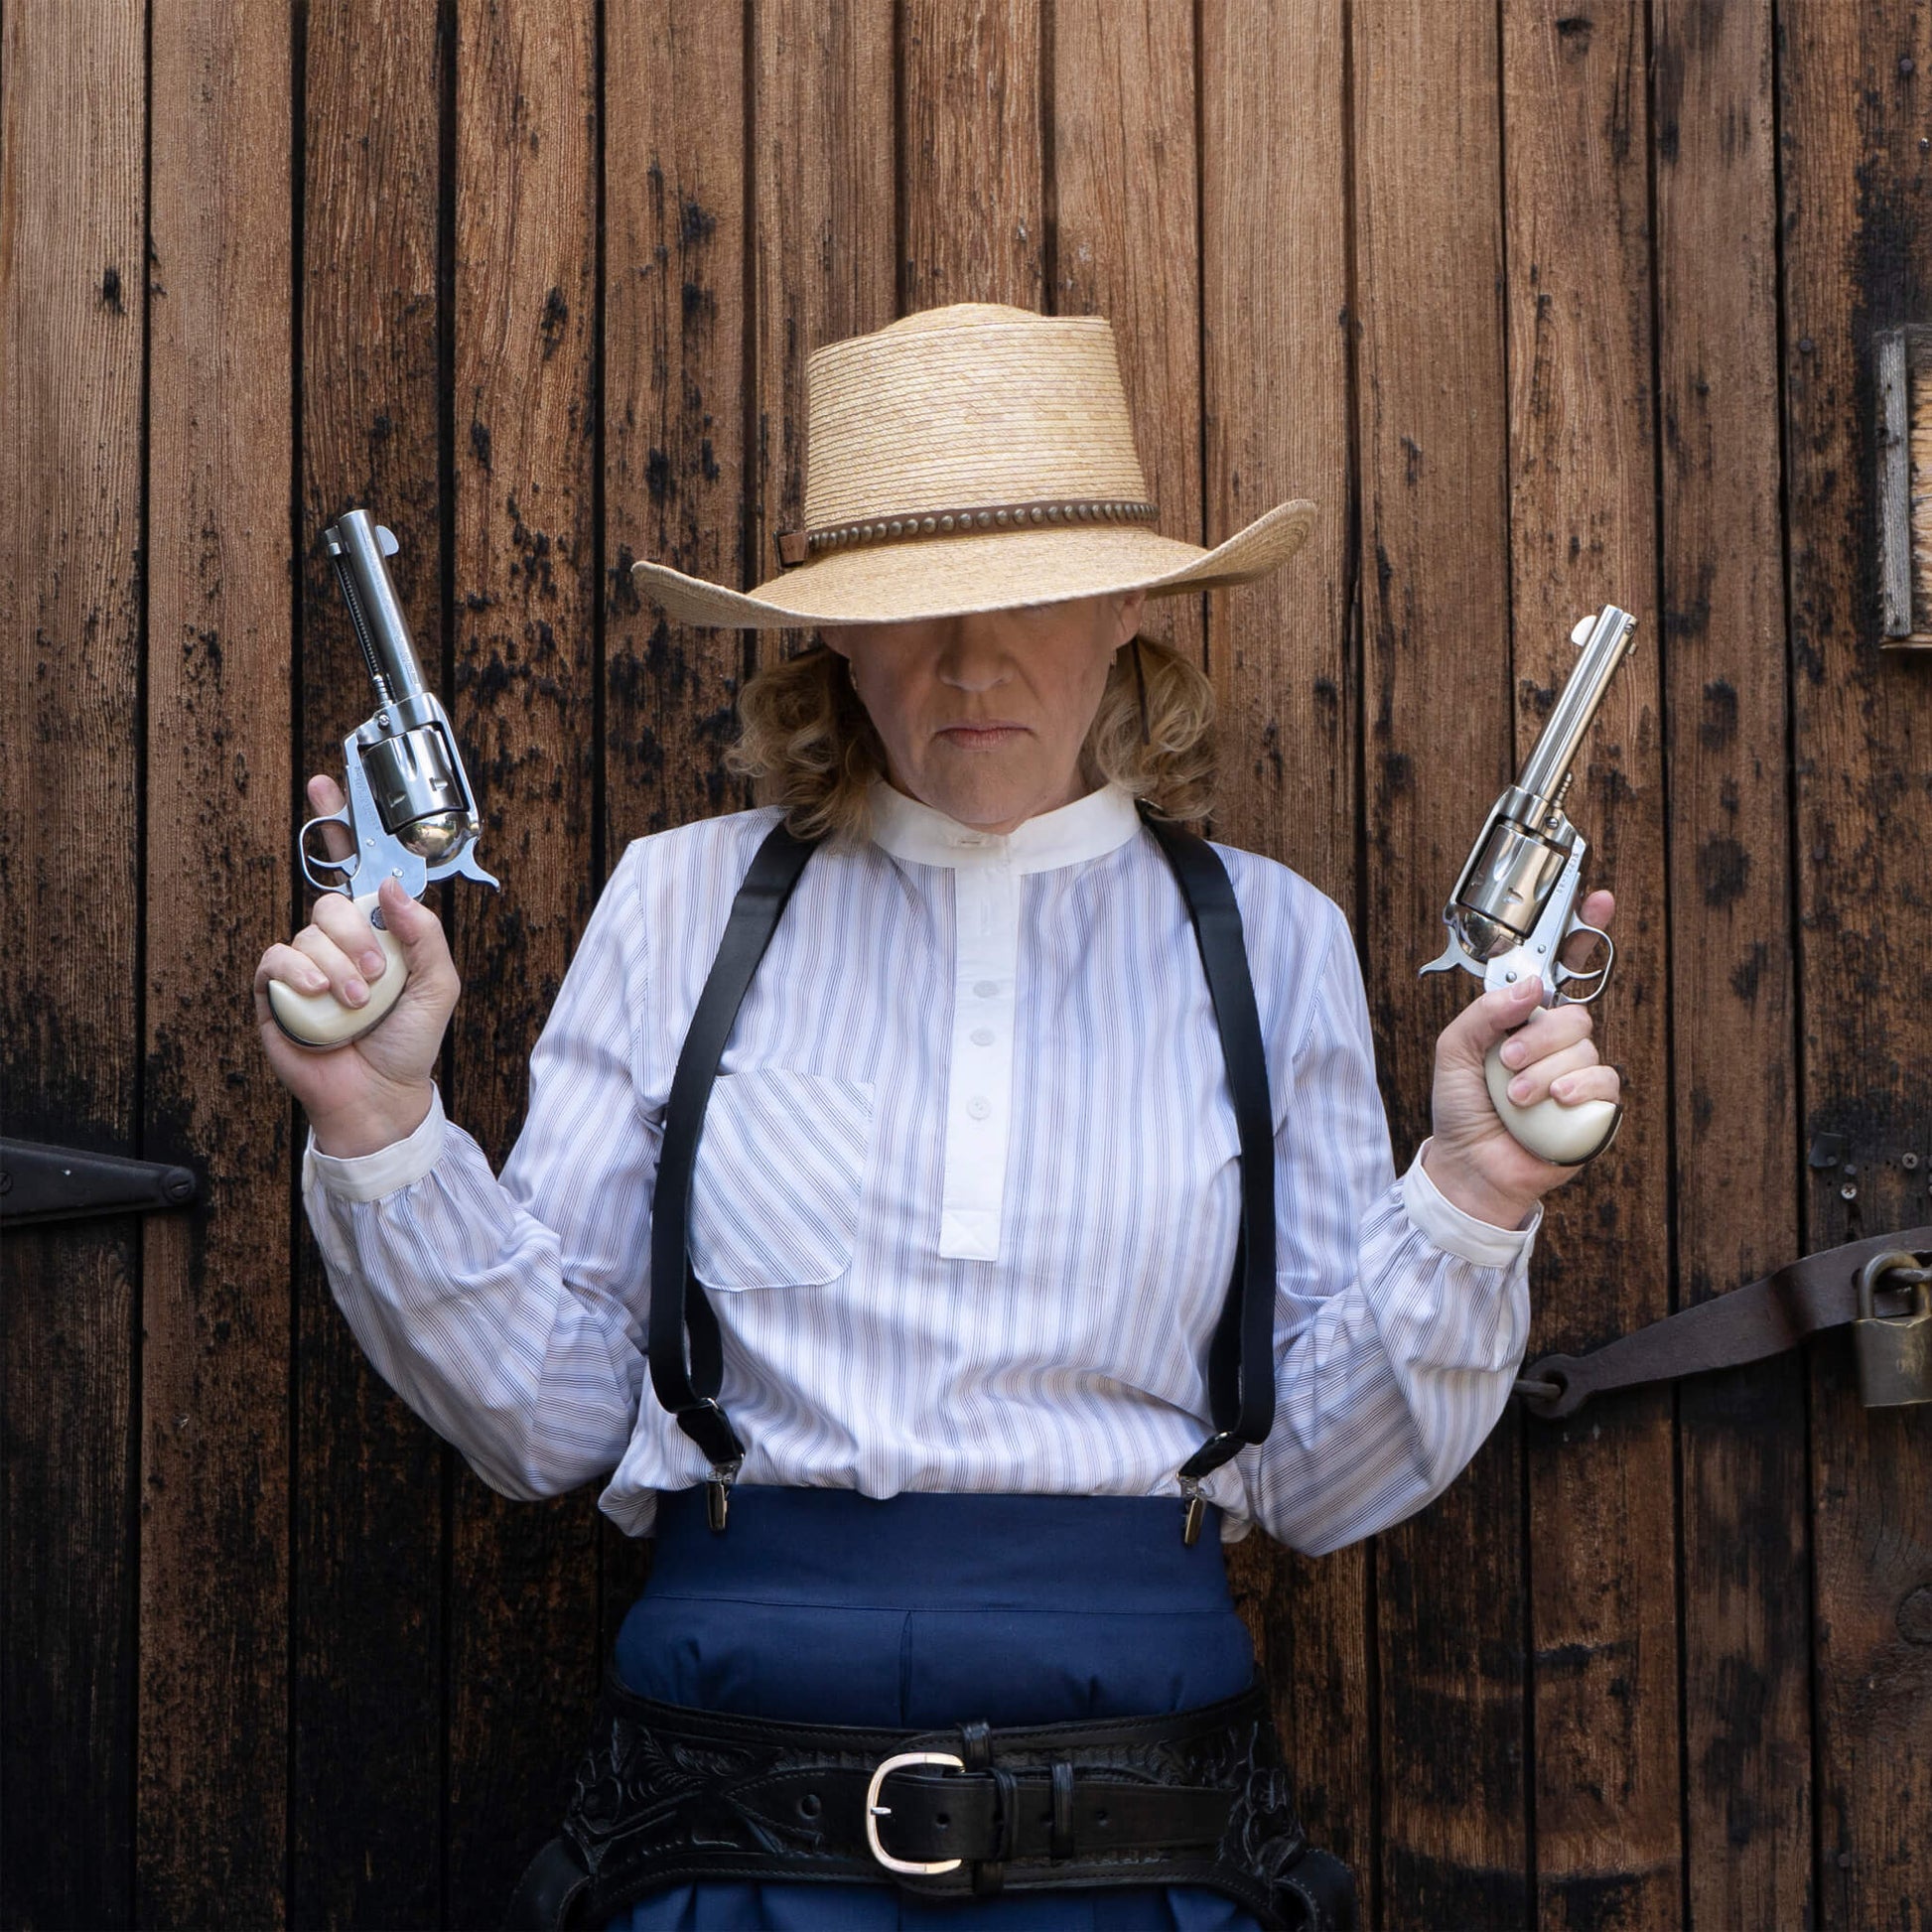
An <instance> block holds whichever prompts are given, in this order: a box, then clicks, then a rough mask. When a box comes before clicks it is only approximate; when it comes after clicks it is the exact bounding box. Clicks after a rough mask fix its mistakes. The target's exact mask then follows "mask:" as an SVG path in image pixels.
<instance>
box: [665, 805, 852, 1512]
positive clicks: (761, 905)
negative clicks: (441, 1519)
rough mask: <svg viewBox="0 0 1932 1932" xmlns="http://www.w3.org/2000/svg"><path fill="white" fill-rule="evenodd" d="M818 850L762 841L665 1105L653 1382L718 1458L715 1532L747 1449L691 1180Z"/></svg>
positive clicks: (709, 1490)
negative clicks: (797, 890) (803, 876)
mask: <svg viewBox="0 0 1932 1932" xmlns="http://www.w3.org/2000/svg"><path fill="white" fill-rule="evenodd" d="M816 847H817V841H816V840H811V839H798V838H794V837H793V836H792V835H791V834H790V833H789V832H787V831H786V830H785V828H784V825H783V823H782V822H780V823H779V824H777V825H774V826H773V827H772V828H771V830H770V832H769V833H768V834H767V835H766V836H765V840H764V843H763V844H762V845H760V846H759V849H758V853H757V855H756V856H755V857H754V858H753V860H752V865H751V870H750V871H749V872H747V873H746V875H745V883H744V885H743V886H741V887H740V888H739V891H738V897H737V898H736V899H734V900H733V901H732V909H731V917H730V918H729V919H728V920H727V921H726V922H725V936H724V938H723V939H721V940H720V941H719V944H718V956H717V958H716V959H715V960H713V962H712V966H711V975H710V977H709V978H708V979H707V980H706V981H705V984H704V991H703V992H702V993H701V994H700V995H699V996H698V1005H697V1010H696V1011H695V1012H694V1013H693V1014H692V1016H691V1027H690V1031H689V1032H688V1033H686V1035H684V1046H683V1049H682V1050H681V1051H680V1052H679V1054H678V1059H677V1071H676V1072H675V1073H674V1074H673V1075H672V1077H671V1092H670V1097H669V1099H668V1100H667V1101H666V1102H665V1106H664V1137H663V1141H662V1143H661V1145H660V1147H659V1150H658V1157H657V1186H656V1193H655V1197H654V1199H653V1201H652V1204H651V1230H650V1332H649V1336H648V1349H649V1356H650V1384H651V1387H652V1389H653V1390H655V1391H656V1394H657V1399H658V1401H659V1402H660V1403H662V1404H663V1405H664V1407H665V1408H666V1409H667V1410H668V1411H669V1412H670V1413H671V1414H672V1415H673V1416H675V1417H676V1418H677V1424H678V1427H679V1428H680V1429H682V1430H683V1431H684V1433H685V1434H686V1435H687V1436H688V1437H690V1439H691V1440H692V1441H693V1442H694V1443H696V1444H697V1446H698V1447H699V1449H702V1450H703V1451H704V1453H705V1455H706V1456H707V1457H708V1458H709V1460H710V1463H711V1472H710V1475H709V1476H708V1478H707V1481H706V1501H707V1506H708V1509H709V1513H710V1521H711V1527H712V1528H713V1529H715V1530H721V1529H723V1528H724V1527H725V1511H726V1506H727V1502H728V1499H729V1496H730V1491H731V1485H732V1483H733V1481H734V1480H735V1478H736V1477H737V1475H738V1471H739V1467H740V1465H741V1464H742V1463H743V1462H744V1460H745V1446H744V1445H743V1444H742V1443H741V1442H740V1441H739V1440H738V1435H737V1432H736V1431H735V1430H734V1429H733V1428H732V1426H731V1422H730V1419H729V1418H728V1417H727V1416H726V1414H725V1412H724V1410H723V1409H722V1408H720V1407H719V1404H718V1391H719V1389H720V1388H721V1387H722V1386H723V1384H724V1379H725V1363H724V1349H723V1345H722V1343H721V1341H720V1338H719V1331H718V1317H717V1315H716V1314H715V1313H713V1311H712V1308H711V1304H710V1303H709V1302H708V1301H706V1300H705V1293H704V1290H703V1288H702V1287H701V1286H700V1285H699V1282H698V1278H697V1276H696V1275H695V1274H694V1273H693V1272H692V1268H691V1251H690V1243H689V1241H688V1240H687V1238H686V1235H687V1230H688V1228H689V1224H690V1219H691V1176H692V1173H693V1172H694V1170H695V1168H696V1165H697V1156H698V1137H699V1135H700V1134H701V1133H702V1132H703V1131H704V1115H705V1105H706V1103H707V1102H708V1101H709V1100H710V1098H711V1088H712V1084H713V1082H714V1081H715V1080H716V1079H717V1077H718V1062H719V1061H720V1060H721V1059H722V1058H723V1057H724V1052H725V1045H726V1042H727V1041H728V1040H729V1039H730V1038H731V1031H732V1027H733V1025H734V1024H735V1023H736V1022H737V1019H738V1010H739V1008H740V1007H741V1006H743V1005H744V1004H745V994H746V991H747V989H748V988H749V987H750V986H751V984H752V975H753V974H754V973H756V972H757V971H758V969H759V961H760V960H761V959H762V958H763V957H764V953H765V948H766V947H767V946H769V945H770V943H771V935H772V933H773V932H775V931H776V930H777V928H778V921H779V919H781V918H782V917H783V916H784V909H785V904H786V901H787V900H788V899H789V898H790V897H791V889H792V888H793V887H794V886H796V885H797V883H798V875H799V874H800V873H801V872H803V871H804V870H805V861H806V860H807V859H809V858H810V857H811V856H812V853H813V851H814V850H815V849H816ZM687 1333H688V1335H689V1352H688V1353H687V1351H686V1335H687Z"/></svg>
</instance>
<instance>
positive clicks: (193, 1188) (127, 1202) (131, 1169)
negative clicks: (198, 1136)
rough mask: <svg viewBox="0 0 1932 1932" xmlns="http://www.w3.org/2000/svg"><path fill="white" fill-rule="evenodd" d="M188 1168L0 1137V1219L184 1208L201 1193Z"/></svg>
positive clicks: (18, 1220)
mask: <svg viewBox="0 0 1932 1932" xmlns="http://www.w3.org/2000/svg"><path fill="white" fill-rule="evenodd" d="M201 1187H202V1183H201V1181H200V1180H199V1179H198V1178H197V1177H196V1175H195V1172H194V1170H193V1169H191V1168H181V1167H176V1166H174V1165H172V1164H171V1163H169V1162H166V1161H130V1160H128V1159H127V1158H126V1157H125V1156H123V1155H118V1154H89V1153H87V1152H86V1150H85V1149H83V1148H77V1147H49V1146H47V1145H46V1143H45V1142H42V1141H11V1140H7V1139H4V1138H0V1221H4V1222H5V1223H7V1224H8V1225H9V1226H12V1227H18V1226H21V1225H23V1224H25V1223H27V1222H32V1221H79V1220H87V1219H90V1218H92V1217H93V1216H96V1215H101V1214H146V1213H149V1212H151V1211H152V1210H153V1209H155V1208H157V1207H186V1206H187V1205H188V1204H189V1203H190V1202H191V1201H192V1200H193V1199H194V1198H195V1196H196V1195H197V1194H198V1193H200V1192H201Z"/></svg>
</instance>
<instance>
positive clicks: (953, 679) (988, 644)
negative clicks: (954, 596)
mask: <svg viewBox="0 0 1932 1932" xmlns="http://www.w3.org/2000/svg"><path fill="white" fill-rule="evenodd" d="M936 668H937V670H938V674H939V681H940V683H942V684H947V685H950V686H951V687H952V688H953V689H954V690H955V691H991V690H994V689H995V688H996V687H998V686H999V685H1002V684H1004V683H1005V682H1006V681H1007V679H1008V678H1009V677H1010V676H1011V675H1012V672H1013V663H1012V658H1011V657H1010V656H1009V654H1008V651H1007V646H1006V641H1005V639H1004V638H1003V637H1002V636H1001V635H1000V632H999V629H998V627H997V626H996V625H995V624H993V623H991V622H989V621H988V620H987V616H986V614H975V615H972V616H968V617H962V618H955V619H954V620H953V621H952V622H951V623H950V624H949V625H948V627H947V632H946V637H945V641H944V642H943V643H942V644H941V645H940V648H939V658H938V663H937V666H936Z"/></svg>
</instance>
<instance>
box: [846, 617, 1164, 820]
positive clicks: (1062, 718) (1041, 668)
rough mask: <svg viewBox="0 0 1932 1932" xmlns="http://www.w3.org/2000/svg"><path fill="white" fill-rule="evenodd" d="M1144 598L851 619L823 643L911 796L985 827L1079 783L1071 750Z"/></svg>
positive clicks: (1069, 794)
mask: <svg viewBox="0 0 1932 1932" xmlns="http://www.w3.org/2000/svg"><path fill="white" fill-rule="evenodd" d="M1145 601H1146V600H1145V596H1144V594H1143V593H1142V592H1140V591H1132V592H1129V593H1126V594H1125V595H1123V596H1119V597H1086V598H1074V599H1070V600H1068V601H1067V602H1065V603H1062V604H1036V605H1032V606H1027V607H1023V608H1020V609H1017V610H1011V611H987V612H981V613H978V614H976V615H973V616H970V617H959V618H928V619H925V620H922V621H919V622H916V623H848V624H840V625H837V626H836V627H833V628H828V629H827V630H826V632H825V641H826V643H827V644H829V645H830V646H831V648H832V649H833V650H835V651H837V652H838V653H839V655H840V656H842V657H843V658H845V659H846V660H847V662H848V663H849V664H850V665H851V667H852V682H853V686H854V688H855V689H856V690H857V691H858V693H859V698H860V702H861V703H863V704H864V706H865V707H866V710H867V712H868V713H869V714H870V716H871V718H872V722H873V724H874V725H875V726H876V727H877V728H878V731H879V736H880V738H881V739H882V740H883V741H884V743H885V746H886V759H887V770H886V775H887V777H888V778H889V779H890V780H891V781H892V783H893V784H895V785H897V787H898V789H899V790H900V791H902V792H904V793H906V795H907V796H908V797H912V798H916V799H918V801H919V802H920V803H921V804H923V805H930V806H931V807H932V808H933V810H934V811H940V812H944V813H945V814H946V816H947V817H948V818H955V819H958V820H959V822H960V823H961V824H962V825H971V826H974V827H977V828H978V829H979V830H981V831H984V832H1010V831H1012V830H1013V828H1014V827H1015V826H1016V825H1018V824H1020V823H1021V821H1022V820H1023V819H1029V818H1032V817H1033V816H1034V815H1035V813H1038V812H1049V811H1052V810H1054V809H1055V808H1056V807H1058V806H1060V805H1068V804H1071V803H1072V802H1073V800H1074V799H1076V798H1078V797H1079V796H1081V794H1082V793H1083V792H1084V791H1085V790H1086V789H1087V785H1086V782H1085V780H1084V778H1083V776H1082V774H1081V771H1080V748H1081V747H1082V746H1083V745H1084V744H1085V743H1086V737H1087V728H1088V727H1089V726H1090V725H1091V724H1092V723H1093V719H1094V714H1095V712H1097V711H1098V710H1099V709H1100V698H1101V694H1102V692H1104V691H1105V690H1106V688H1107V672H1108V669H1109V667H1110V666H1111V665H1112V663H1113V660H1114V653H1115V652H1116V651H1117V650H1119V649H1120V647H1121V646H1122V645H1123V644H1124V643H1126V642H1127V640H1128V639H1129V638H1130V637H1132V636H1133V635H1134V632H1135V631H1136V630H1137V629H1138V628H1139V626H1140V621H1141V607H1142V605H1143V603H1144V602H1145Z"/></svg>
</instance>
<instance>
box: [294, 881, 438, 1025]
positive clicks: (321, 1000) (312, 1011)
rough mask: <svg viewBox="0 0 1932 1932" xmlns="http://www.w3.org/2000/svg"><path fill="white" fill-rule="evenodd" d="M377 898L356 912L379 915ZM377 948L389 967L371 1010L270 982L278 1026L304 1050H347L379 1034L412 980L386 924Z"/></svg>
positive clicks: (373, 992) (372, 995)
mask: <svg viewBox="0 0 1932 1932" xmlns="http://www.w3.org/2000/svg"><path fill="white" fill-rule="evenodd" d="M375 906H376V896H375V894H373V893H364V894H363V895H362V897H360V898H358V899H357V900H356V901H355V909H356V910H357V911H358V912H363V913H367V914H371V915H373V913H374V911H375ZM375 939H376V944H377V945H379V946H380V947H381V948H382V957H383V959H384V960H385V961H386V962H387V964H386V965H385V967H384V970H383V974H382V977H381V978H380V979H378V980H375V981H373V982H371V984H370V986H369V999H368V1004H367V1005H366V1006H359V1007H350V1006H345V1005H344V1004H343V1003H342V1001H340V1000H339V999H337V997H336V996H335V994H334V993H333V992H331V991H327V990H325V991H323V992H321V993H298V992H297V991H296V990H295V988H294V987H292V986H290V985H288V984H286V983H285V982H284V981H282V980H273V979H272V980H270V981H269V982H268V1004H269V1006H270V1008H271V1009H272V1010H273V1012H274V1015H275V1024H276V1025H277V1026H278V1027H280V1028H281V1030H282V1031H283V1033H285V1034H286V1035H288V1036H289V1038H291V1039H292V1040H294V1041H295V1043H296V1044H297V1045H298V1046H308V1047H313V1048H314V1049H315V1050H316V1051H318V1052H327V1051H328V1050H329V1049H330V1048H331V1047H335V1046H346V1045H347V1044H348V1043H349V1042H350V1041H351V1040H356V1039H360V1038H361V1037H362V1035H364V1034H367V1033H373V1032H374V1031H375V1029H376V1028H377V1027H379V1026H381V1024H382V1023H383V1021H384V1020H386V1019H387V1018H388V1016H389V1009H390V1008H391V1007H393V1006H394V1005H395V1003H396V1001H397V1000H398V999H400V998H401V996H402V989H403V987H404V986H405V985H406V984H407V983H408V978H409V975H408V973H407V971H406V970H405V969H404V966H403V962H402V947H401V945H400V944H399V943H398V941H397V939H396V935H395V934H394V933H393V932H391V931H389V930H388V929H387V927H385V926H382V925H380V924H378V925H376V927H375Z"/></svg>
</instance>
